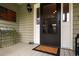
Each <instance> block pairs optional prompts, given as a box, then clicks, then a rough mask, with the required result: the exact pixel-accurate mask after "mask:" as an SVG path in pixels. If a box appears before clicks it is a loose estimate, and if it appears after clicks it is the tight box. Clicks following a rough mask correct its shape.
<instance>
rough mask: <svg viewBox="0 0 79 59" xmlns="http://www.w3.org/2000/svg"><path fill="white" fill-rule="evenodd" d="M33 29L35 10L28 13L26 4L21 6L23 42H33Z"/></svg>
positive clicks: (20, 19)
mask: <svg viewBox="0 0 79 59" xmlns="http://www.w3.org/2000/svg"><path fill="white" fill-rule="evenodd" d="M32 8H33V5H32ZM33 27H34V25H33V10H32V12H31V13H29V12H28V11H27V8H26V4H23V5H21V6H20V12H19V31H20V34H21V41H22V42H25V43H28V42H30V41H31V42H32V41H33V34H34V33H33V31H34V30H33Z"/></svg>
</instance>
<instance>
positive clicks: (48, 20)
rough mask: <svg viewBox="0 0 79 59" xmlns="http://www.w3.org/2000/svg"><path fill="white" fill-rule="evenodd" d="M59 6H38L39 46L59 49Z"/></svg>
mask: <svg viewBox="0 0 79 59" xmlns="http://www.w3.org/2000/svg"><path fill="white" fill-rule="evenodd" d="M60 20H61V4H59V3H58V4H56V3H42V4H40V44H42V45H48V46H53V47H60V43H61V41H60V35H61V34H60V33H61V32H60V26H61V24H60Z"/></svg>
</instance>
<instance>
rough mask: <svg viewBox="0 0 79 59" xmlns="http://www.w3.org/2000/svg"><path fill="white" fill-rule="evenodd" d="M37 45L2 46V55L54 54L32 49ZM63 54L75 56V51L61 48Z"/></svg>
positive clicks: (0, 52) (0, 53) (0, 51)
mask: <svg viewBox="0 0 79 59" xmlns="http://www.w3.org/2000/svg"><path fill="white" fill-rule="evenodd" d="M36 46H37V45H35V44H34V45H29V44H27V43H18V44H15V45H12V46H10V47H5V48H0V56H53V55H50V54H46V53H42V52H38V51H34V50H32V49H33V48H34V47H36ZM60 55H61V56H74V52H73V51H71V50H67V49H61V52H60Z"/></svg>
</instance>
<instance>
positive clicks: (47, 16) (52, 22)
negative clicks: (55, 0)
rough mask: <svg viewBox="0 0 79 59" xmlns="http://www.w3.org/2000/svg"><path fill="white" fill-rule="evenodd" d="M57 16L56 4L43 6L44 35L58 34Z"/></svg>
mask: <svg viewBox="0 0 79 59" xmlns="http://www.w3.org/2000/svg"><path fill="white" fill-rule="evenodd" d="M56 14H57V10H56V4H48V5H45V6H43V15H42V17H43V20H42V22H43V25H42V33H49V34H54V33H56V26H57V25H56V22H57V20H56Z"/></svg>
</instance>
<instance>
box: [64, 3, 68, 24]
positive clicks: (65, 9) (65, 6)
mask: <svg viewBox="0 0 79 59" xmlns="http://www.w3.org/2000/svg"><path fill="white" fill-rule="evenodd" d="M63 21H64V22H67V21H69V3H63Z"/></svg>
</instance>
